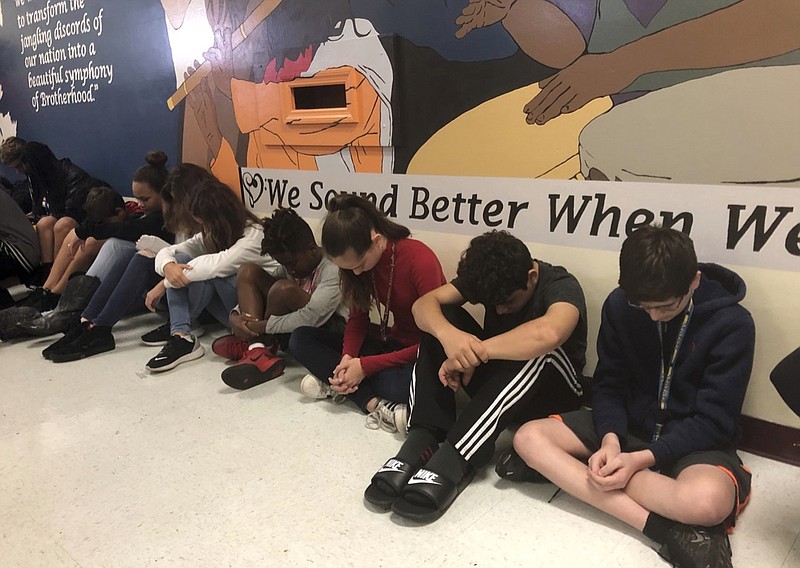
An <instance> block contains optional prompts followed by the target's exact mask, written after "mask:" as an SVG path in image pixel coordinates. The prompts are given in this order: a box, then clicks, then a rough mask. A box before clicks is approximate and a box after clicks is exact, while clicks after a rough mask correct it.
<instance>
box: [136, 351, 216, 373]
mask: <svg viewBox="0 0 800 568" xmlns="http://www.w3.org/2000/svg"><path fill="white" fill-rule="evenodd" d="M205 352H206V350H205V348H204V347H203V346H202V345H200V346H199V347H198V348H197V349H195V350H194V351H192V352H191V353H187V354H186V355H184V356H183V357H178V358H177V359H175V360H174V361H173V362H172V363H168V364H166V365H164V366H163V367H151V366H150V365H145V368H146V369H147V370H148V371H150V372H151V373H161V372H163V371H170V370H172V369H174V368H175V367H177V366H178V365H180V364H181V363H188V362H189V361H194V360H195V359H199V358H200V357H202V356H203V355H205Z"/></svg>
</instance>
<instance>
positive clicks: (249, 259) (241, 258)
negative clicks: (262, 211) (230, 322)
mask: <svg viewBox="0 0 800 568" xmlns="http://www.w3.org/2000/svg"><path fill="white" fill-rule="evenodd" d="M263 238H264V230H263V229H262V227H261V225H248V226H247V227H246V228H245V230H244V235H242V237H241V238H240V239H239V240H238V241H236V242H235V243H233V245H231V246H230V248H227V249H225V250H223V251H220V252H215V253H208V252H207V251H206V247H205V244H204V242H203V235H202V234H201V233H198V234H196V235H194V236H193V237H191V238H190V239H188V240H186V241H184V242H182V243H180V244H177V245H172V246H170V247H167V248H164V249H161V250H160V251H159V252H158V254H157V255H156V265H155V268H156V272H158V273H159V274H160V275H161V276H164V267H165V266H166V265H167V264H169V263H170V262H177V261H176V260H175V255H176V254H178V253H184V254H186V255H188V256H190V257H191V259H192V260H190V261H189V262H188V264H189V266H191V267H192V268H191V270H185V271H184V274H185V275H186V278H188V279H189V280H190V281H191V282H201V281H203V280H209V279H211V278H224V277H226V276H231V275H233V274H236V271H237V270H239V267H240V266H241V265H243V264H246V263H254V264H257V265H259V266H260V267H262V268H263V269H264V270H266V271H267V272H268V273H270V274H274V273H276V272H277V271H278V270H279V268H280V264H278V263H277V262H276V261H275V260H274V259H273V258H272V257H271V256H262V255H261V241H262V239H263ZM164 282H165V284H166V286H167V288H172V285H171V284H170V283H169V281H168V280H165V281H164Z"/></svg>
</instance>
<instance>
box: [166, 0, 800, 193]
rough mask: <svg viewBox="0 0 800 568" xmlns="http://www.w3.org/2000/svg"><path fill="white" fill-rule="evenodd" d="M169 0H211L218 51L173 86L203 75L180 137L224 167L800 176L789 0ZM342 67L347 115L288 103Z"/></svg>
mask: <svg viewBox="0 0 800 568" xmlns="http://www.w3.org/2000/svg"><path fill="white" fill-rule="evenodd" d="M163 4H164V8H165V12H166V14H167V19H168V20H169V21H172V20H182V21H185V16H184V14H188V13H190V12H191V13H194V14H196V13H197V10H194V11H191V10H190V8H191V6H192V5H199V4H203V5H204V7H205V18H206V20H207V22H206V24H207V28H208V33H207V34H206V35H207V37H208V38H210V42H209V44H208V46H206V48H205V51H204V52H202V54H197V55H196V57H197V59H198V61H199V60H202V59H204V60H205V62H204V63H203V64H202V65H201V64H200V63H198V62H195V61H193V62H192V64H191V66H190V67H189V68H188V69H187V70H186V71H187V73H186V77H188V78H187V80H186V82H185V83H183V85H182V86H181V88H179V89H178V91H177V92H176V95H177V96H176V97H174V98H173V99H172V101H171V104H178V105H180V104H182V103H181V99H182V95H183V94H188V97H187V100H186V104H187V105H188V106H189V108H190V109H191V112H189V113H187V122H186V127H185V136H184V144H185V148H184V155H191V156H193V157H199V153H198V152H199V151H200V150H201V149H199V148H198V147H197V146H198V140H203V141H204V142H205V144H206V145H207V148H204V149H202V152H203V153H204V154H205V155H204V156H203V158H204V159H205V160H206V162H207V163H208V164H210V165H211V166H212V168H213V169H214V170H215V171H217V172H219V173H220V175H223V177H226V178H228V179H231V178H235V170H236V166H237V165H240V166H249V167H262V168H278V169H304V170H314V169H318V170H323V171H350V172H372V173H375V172H383V173H390V172H394V173H419V174H447V175H475V176H511V177H534V178H537V177H538V178H556V179H572V178H578V179H582V178H584V177H585V178H591V179H611V180H623V181H673V182H685V183H743V184H771V185H781V184H784V185H800V172H799V171H798V168H800V166H798V164H797V160H796V159H795V156H797V155H798V154H800V145H799V144H800V142H798V137H797V136H796V132H797V131H798V129H800V112H799V111H798V110H797V106H796V105H795V104H793V99H794V96H793V93H796V92H797V86H798V81H800V65H799V64H800V50H799V49H798V48H800V13H798V12H799V10H800V9H799V8H798V5H797V3H796V2H792V1H791V0H741V1H738V2H737V1H735V0H713V1H709V2H700V3H687V2H683V1H680V0H659V1H656V2H640V1H635V0H463V1H460V2H445V1H443V0H440V1H429V0H406V1H404V2H394V1H390V0H350V1H349V2H348V1H345V0H330V1H324V0H322V1H320V0H282V1H281V0H265V1H259V0H250V1H249V2H248V1H247V0H228V1H223V0H206V1H205V2H203V1H202V0H191V1H188V0H163ZM175 14H179V15H181V16H180V18H176V17H175ZM243 30H245V31H246V35H245V36H242V31H243ZM676 46H683V47H684V49H678V48H676ZM175 51H176V49H175V47H173V53H175ZM195 63H197V64H196V65H195ZM196 67H200V68H201V69H200V70H197V69H196ZM201 71H202V72H201ZM348 72H352V77H351V78H350V79H349V81H350V82H347V81H348V79H347V73H348ZM313 81H316V83H313ZM342 81H345V82H346V84H347V93H348V94H347V96H348V98H347V103H346V106H347V108H348V110H350V111H352V112H351V114H350V115H349V116H341V115H336V114H335V113H334V114H330V116H327V117H325V116H321V115H319V114H317V115H316V116H315V117H309V116H298V115H292V112H291V111H292V110H293V109H294V106H293V104H294V102H296V101H294V100H293V99H292V96H293V93H294V92H295V90H296V89H297V88H302V87H303V86H306V85H311V84H312V83H313V84H316V85H326V84H335V83H337V82H342ZM754 101H758V103H757V104H754ZM676 109H680V111H679V112H676ZM300 114H302V113H300ZM745 125H746V126H747V127H748V128H751V129H753V131H754V132H753V135H751V136H746V137H744V136H741V132H742V129H743V126H745ZM224 171H227V172H228V173H226V174H223V173H222V172H224Z"/></svg>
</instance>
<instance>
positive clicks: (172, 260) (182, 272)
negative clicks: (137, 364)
mask: <svg viewBox="0 0 800 568" xmlns="http://www.w3.org/2000/svg"><path fill="white" fill-rule="evenodd" d="M188 212H189V214H190V215H191V217H192V218H193V219H195V220H196V221H197V223H198V224H199V225H200V227H201V230H200V233H198V234H196V235H194V236H193V237H192V238H190V239H189V240H187V241H185V242H183V243H180V244H177V245H172V246H170V247H166V248H164V249H161V250H160V251H159V252H158V255H157V256H156V265H155V266H156V272H158V273H159V274H160V275H162V276H164V277H165V279H166V295H167V305H168V307H169V319H170V338H169V339H168V340H167V344H166V345H165V346H164V348H163V349H161V351H159V352H158V354H157V355H156V356H155V357H153V358H152V359H150V360H149V361H148V362H147V369H148V370H149V371H152V372H162V371H167V370H170V369H174V368H175V367H177V366H178V365H179V364H181V363H184V362H186V361H193V360H194V359H198V358H200V357H202V356H203V354H204V353H205V350H204V349H203V346H202V345H201V344H200V342H199V341H198V340H197V338H196V337H195V336H194V335H192V333H191V324H192V322H193V321H195V320H196V318H197V316H198V315H199V314H200V312H202V311H203V310H204V309H207V310H208V312H209V313H210V314H211V315H213V316H214V317H215V318H216V319H217V320H218V321H219V322H220V323H223V324H226V323H227V322H228V315H229V314H230V312H231V310H233V308H234V307H235V306H236V302H237V298H236V271H237V270H238V269H239V267H240V266H241V265H243V264H246V263H257V264H259V265H260V266H264V267H265V268H267V269H271V270H276V269H277V268H278V263H277V262H275V261H274V260H273V259H271V258H269V257H265V256H262V255H261V254H260V253H261V240H262V239H263V237H264V231H263V229H262V227H261V223H260V221H259V219H258V217H256V216H255V215H253V214H252V213H250V212H249V211H247V210H246V209H245V207H244V204H243V203H242V201H241V200H240V199H239V198H238V197H237V196H236V194H234V192H233V191H231V189H230V188H229V187H228V186H227V185H225V184H223V183H222V182H220V181H217V180H216V179H213V180H209V181H205V182H203V183H201V184H200V185H199V186H198V187H197V188H196V190H195V192H194V195H193V196H192V199H191V202H190V203H189V208H188ZM150 305H152V303H151V304H150Z"/></svg>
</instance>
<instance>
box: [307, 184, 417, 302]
mask: <svg viewBox="0 0 800 568" xmlns="http://www.w3.org/2000/svg"><path fill="white" fill-rule="evenodd" d="M373 230H374V231H375V232H376V233H379V234H381V235H383V236H384V237H386V238H387V239H389V240H390V241H397V240H400V239H405V238H408V237H409V236H411V231H409V230H408V228H406V227H404V226H403V225H399V224H397V223H395V222H394V221H390V220H389V218H388V217H387V216H386V215H385V214H384V213H383V212H382V211H380V210H379V209H378V208H377V207H376V206H375V205H374V204H373V203H372V202H371V201H369V200H368V199H365V198H363V197H359V196H357V195H348V194H345V193H342V194H340V195H337V196H336V197H334V198H333V199H331V200H330V201H329V202H328V214H327V215H326V216H325V222H324V223H323V225H322V248H323V249H324V250H325V254H327V255H328V256H330V257H336V256H342V255H343V254H345V253H347V252H348V251H349V250H352V251H353V252H354V253H355V254H356V255H357V256H363V255H364V254H365V253H366V252H367V251H368V250H369V248H370V247H371V246H372V231H373ZM339 278H340V282H341V286H342V296H344V298H345V300H347V301H348V302H349V303H350V304H351V305H352V306H354V307H355V308H357V309H358V310H361V311H364V312H366V311H369V307H370V305H371V304H372V275H366V274H365V273H363V272H362V273H361V274H360V275H358V276H356V274H355V273H354V272H353V271H352V270H339ZM376 300H377V299H376Z"/></svg>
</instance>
